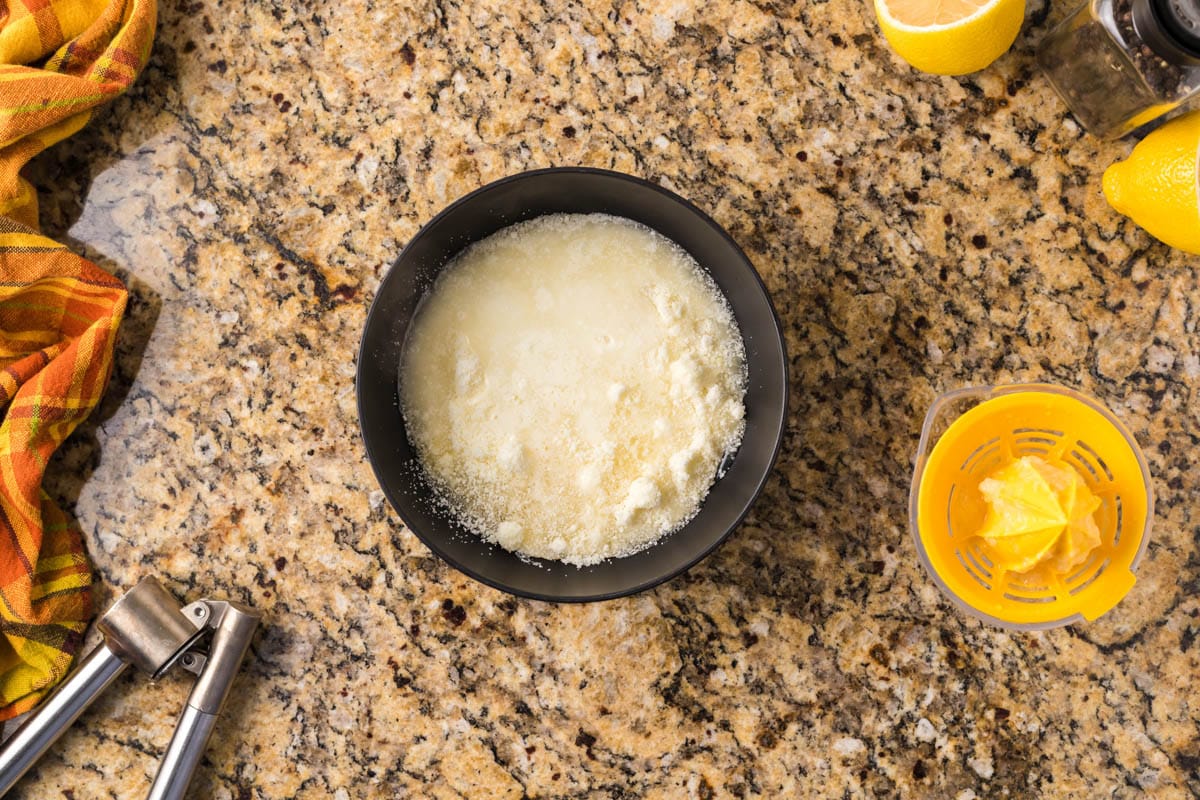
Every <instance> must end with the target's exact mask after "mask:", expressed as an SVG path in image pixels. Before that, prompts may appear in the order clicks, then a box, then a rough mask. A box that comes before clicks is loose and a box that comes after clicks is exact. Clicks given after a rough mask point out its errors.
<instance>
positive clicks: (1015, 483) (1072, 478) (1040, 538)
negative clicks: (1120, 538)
mask: <svg viewBox="0 0 1200 800" xmlns="http://www.w3.org/2000/svg"><path fill="white" fill-rule="evenodd" d="M979 493H980V495H981V496H982V497H983V500H984V502H985V503H986V504H987V512H986V515H985V517H984V521H983V525H982V527H981V528H980V529H979V531H978V532H977V535H978V536H979V537H980V538H981V539H982V540H983V541H984V542H985V543H986V545H987V547H988V550H989V553H990V555H991V556H992V558H993V559H994V560H995V562H996V563H997V564H998V565H999V566H1001V567H1003V568H1004V569H1007V570H1010V571H1012V572H1023V573H1024V572H1033V571H1040V570H1047V571H1049V572H1051V573H1054V574H1058V575H1062V574H1065V573H1067V572H1069V571H1070V570H1072V569H1074V568H1075V567H1077V566H1079V565H1080V564H1082V563H1083V562H1084V561H1085V560H1086V559H1087V557H1088V556H1089V555H1090V554H1091V552H1092V551H1093V550H1094V549H1095V548H1096V547H1097V546H1098V545H1099V544H1100V528H1099V526H1098V525H1097V524H1096V520H1095V519H1094V516H1093V515H1094V514H1095V512H1096V509H1098V508H1099V507H1100V498H1098V497H1096V496H1095V495H1094V494H1092V492H1091V491H1090V490H1089V489H1088V487H1087V484H1086V483H1084V481H1083V478H1082V476H1080V474H1079V472H1078V471H1076V469H1075V468H1074V467H1072V466H1071V465H1069V464H1066V463H1063V462H1062V461H1060V460H1058V459H1054V460H1052V461H1050V460H1046V459H1044V458H1042V457H1040V456H1036V455H1030V456H1022V457H1020V458H1017V459H1016V460H1014V461H1011V462H1009V463H1007V464H1005V465H1004V466H1002V467H1000V468H999V469H997V470H995V471H994V472H992V473H991V474H990V475H989V476H988V477H986V478H984V479H983V480H982V481H980V483H979Z"/></svg>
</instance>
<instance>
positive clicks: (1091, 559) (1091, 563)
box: [1063, 551, 1100, 586]
mask: <svg viewBox="0 0 1200 800" xmlns="http://www.w3.org/2000/svg"><path fill="white" fill-rule="evenodd" d="M1099 560H1100V556H1099V555H1098V554H1097V553H1096V552H1095V551H1093V552H1092V553H1091V554H1089V555H1088V557H1087V558H1086V559H1085V560H1084V562H1083V563H1082V564H1081V565H1079V567H1078V569H1076V570H1075V571H1074V572H1072V573H1071V574H1070V575H1068V576H1067V577H1065V578H1063V583H1065V584H1067V585H1068V586H1070V585H1072V584H1074V583H1078V582H1079V580H1080V578H1082V577H1083V574H1084V573H1085V572H1087V571H1089V570H1091V569H1093V568H1094V567H1095V566H1096V562H1097V561H1099Z"/></svg>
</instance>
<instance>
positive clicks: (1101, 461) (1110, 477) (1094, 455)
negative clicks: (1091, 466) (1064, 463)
mask: <svg viewBox="0 0 1200 800" xmlns="http://www.w3.org/2000/svg"><path fill="white" fill-rule="evenodd" d="M1075 444H1077V445H1079V446H1080V447H1082V448H1083V449H1084V450H1086V451H1087V453H1088V455H1090V456H1091V457H1092V458H1094V459H1096V463H1097V464H1099V465H1100V470H1101V471H1102V472H1103V473H1104V477H1106V478H1108V480H1109V481H1110V482H1111V481H1112V480H1113V474H1112V470H1110V469H1109V468H1108V464H1105V463H1104V459H1103V458H1101V457H1100V454H1099V453H1097V452H1096V451H1095V450H1093V449H1092V448H1090V447H1088V444H1087V442H1085V441H1083V440H1082V439H1081V440H1079V441H1077V442H1075Z"/></svg>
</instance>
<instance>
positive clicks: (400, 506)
mask: <svg viewBox="0 0 1200 800" xmlns="http://www.w3.org/2000/svg"><path fill="white" fill-rule="evenodd" d="M551 213H582V214H589V213H605V214H614V215H617V216H621V217H625V218H627V219H632V220H635V221H637V222H640V223H642V224H644V225H647V226H649V227H651V228H653V229H654V230H657V231H658V232H659V233H661V234H663V235H664V236H666V237H667V238H669V239H671V240H673V241H675V242H677V243H678V244H679V245H681V246H682V247H683V248H684V249H686V250H687V251H688V252H689V253H691V254H692V256H693V257H694V258H695V259H696V261H698V262H699V263H700V265H701V266H702V267H703V268H704V269H706V270H707V271H708V272H709V274H711V275H712V277H713V279H714V280H715V281H716V283H717V285H718V286H719V287H720V288H721V291H722V292H724V294H725V297H726V298H728V300H729V304H730V306H731V307H732V309H733V314H734V317H735V318H736V319H737V324H738V328H739V329H740V330H741V334H742V338H743V340H744V341H745V344H746V357H747V367H748V369H749V382H748V384H747V391H746V401H745V405H746V433H745V436H744V438H743V440H742V444H741V447H740V448H739V449H738V451H737V453H736V454H735V455H734V456H733V457H732V459H728V458H727V459H726V468H725V471H724V473H723V474H722V475H721V477H720V478H719V479H718V480H717V481H716V483H715V484H714V485H713V487H712V489H711V490H710V491H709V494H708V497H707V499H705V501H704V503H703V505H702V506H701V508H700V511H699V513H698V514H697V515H696V516H695V517H694V518H693V519H692V520H691V521H690V522H689V523H688V524H687V525H685V526H684V527H683V528H681V529H679V530H678V531H676V532H675V533H673V534H671V535H670V536H667V537H664V538H663V539H662V540H661V541H659V542H658V543H657V544H654V545H652V546H650V547H648V548H646V549H645V550H642V551H641V552H638V553H635V554H633V555H631V556H626V557H625V558H617V559H610V560H608V561H604V562H602V563H600V564H596V565H594V566H589V567H574V566H571V565H568V564H563V563H560V562H556V561H541V560H537V559H527V560H523V559H521V558H518V557H517V556H515V555H513V554H512V553H510V552H508V551H506V550H503V549H501V548H499V547H496V546H494V545H490V544H488V543H486V542H484V541H483V540H482V539H480V538H479V537H478V536H476V535H475V534H473V533H471V532H470V531H468V530H466V529H464V528H463V527H462V526H461V525H459V524H457V523H456V522H455V521H454V520H453V519H452V518H450V517H449V516H448V515H447V514H446V512H445V511H444V510H443V509H442V508H440V507H439V506H438V505H437V504H436V503H435V502H434V501H433V500H432V496H433V491H432V489H431V487H430V486H429V484H428V483H427V482H426V479H425V477H424V475H423V472H422V470H421V469H420V466H419V462H418V459H417V455H416V452H415V451H414V449H413V447H412V445H411V443H410V442H409V439H408V435H407V432H406V430H405V425H404V418H403V417H402V416H401V413H400V406H399V371H400V354H401V349H402V348H403V345H404V338H405V335H406V333H407V330H408V325H409V322H410V321H411V320H412V318H413V313H414V311H415V310H416V307H417V303H418V301H419V300H420V299H421V297H422V295H423V294H424V292H425V291H426V290H428V288H429V287H430V285H431V284H432V283H433V280H434V278H435V277H436V276H437V274H438V272H439V271H441V269H442V268H443V267H444V266H445V265H446V262H447V261H448V260H449V259H450V258H451V257H452V256H454V255H455V254H456V253H458V252H459V251H460V250H462V249H463V248H464V247H465V246H466V245H468V244H470V243H472V242H475V241H477V240H479V239H483V238H484V237H486V236H489V235H491V234H493V233H495V232H496V231H498V230H500V229H501V228H504V227H506V226H508V225H512V224H513V223H515V222H520V221H522V220H527V219H530V218H532V217H537V216H540V215H543V214H551ZM787 386H788V383H787V357H786V355H785V353H784V345H783V334H782V331H781V330H780V327H779V320H778V319H777V318H776V316H775V310H774V308H772V306H771V300H770V298H769V297H768V296H767V291H766V288H765V287H764V286H763V283H762V280H761V279H760V278H759V277H758V274H757V273H756V272H755V271H754V267H753V266H751V264H750V262H749V261H748V260H747V259H746V256H745V254H744V253H743V252H742V251H741V249H740V248H739V247H738V246H737V244H736V243H735V242H734V241H733V240H732V239H731V238H729V235H728V234H726V233H725V231H723V230H722V229H721V227H720V226H719V225H717V224H716V223H715V222H713V220H712V219H710V218H709V217H708V216H707V215H706V214H704V212H702V211H700V209H698V208H696V207H695V206H694V205H692V204H691V203H689V202H688V201H686V200H684V199H682V198H680V197H679V196H677V195H675V194H673V193H672V192H669V191H667V190H666V189H663V188H662V187H660V186H656V185H655V184H652V183H648V182H646V181H643V180H640V179H638V178H633V177H630V176H628V175H623V174H621V173H618V172H608V171H605V170H597V169H583V168H561V169H546V170H538V171H535V172H525V173H521V174H519V175H513V176H511V177H508V178H504V179H501V180H498V181H496V182H495V183H491V184H489V185H487V186H484V187H483V188H482V189H479V190H477V191H475V192H472V193H471V194H469V195H467V196H466V197H463V198H462V199H460V200H458V201H457V202H455V203H454V204H453V205H451V206H450V207H449V208H447V209H446V210H444V211H443V212H442V213H440V214H438V215H437V216H436V217H434V218H433V220H432V221H431V222H429V224H427V225H426V226H425V227H424V228H422V229H421V230H420V231H419V232H418V233H417V235H416V236H415V237H413V240H412V241H411V242H409V243H408V246H407V247H405V248H404V251H403V252H402V253H401V254H400V258H399V259H397V261H396V263H395V265H394V266H393V267H392V268H391V270H390V271H389V272H388V273H387V275H386V276H385V277H384V279H383V282H382V283H381V284H380V286H379V291H378V293H377V294H376V295H375V300H374V302H373V303H372V305H371V312H370V314H369V315H368V316H367V325H366V329H365V330H364V331H363V339H362V347H361V348H360V350H359V354H358V414H359V424H360V425H361V426H362V433H363V439H364V440H365V442H366V447H367V456H368V458H369V459H370V461H371V466H372V467H373V468H374V470H375V475H376V477H377V478H378V479H379V484H380V486H382V487H383V491H384V493H385V494H386V495H387V498H388V500H389V501H391V504H392V506H393V507H394V508H395V509H396V512H397V513H398V514H399V515H400V518H401V519H402V520H404V522H405V524H406V525H408V527H409V529H410V530H412V531H413V533H415V534H416V535H417V536H419V537H420V538H421V540H422V541H424V542H425V544H426V545H428V546H429V549H430V550H432V551H433V552H435V553H437V554H438V555H439V556H441V557H442V558H444V559H445V560H446V561H448V562H449V563H450V564H451V565H453V566H454V567H457V568H458V569H460V570H462V571H463V572H465V573H466V574H467V575H470V576H471V577H473V578H475V579H477V580H480V581H483V582H484V583H486V584H488V585H490V586H494V587H496V588H497V589H502V590H504V591H506V592H512V593H513V594H517V595H522V596H524V597H532V598H536V599H541V600H556V601H563V602H580V601H587V600H604V599H608V598H612V597H620V596H622V595H627V594H633V593H634V592H638V591H641V590H643V589H647V588H649V587H651V586H654V585H656V584H658V583H661V582H662V581H665V580H667V579H668V578H672V577H674V576H675V575H678V574H679V573H681V572H683V571H684V570H686V569H687V568H688V567H690V566H692V565H693V564H695V563H696V562H697V561H699V560H700V559H702V558H703V557H704V556H706V555H707V554H708V553H710V552H711V551H712V550H713V549H714V548H715V547H716V546H717V545H718V544H720V543H721V541H722V540H723V539H725V537H726V536H728V535H729V534H730V533H731V532H732V531H733V529H734V528H735V527H737V525H738V523H739V522H741V520H742V518H743V517H744V516H745V515H746V512H747V511H749V509H750V505H751V504H752V503H753V502H754V499H755V498H756V497H757V496H758V493H759V492H760V491H761V490H762V487H763V484H764V483H765V482H766V480H767V476H768V474H769V473H770V471H771V467H772V466H773V464H774V462H775V456H776V454H777V453H778V452H779V444H780V441H781V439H782V436H783V426H784V422H785V420H786V418H787Z"/></svg>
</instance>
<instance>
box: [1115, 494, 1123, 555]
mask: <svg viewBox="0 0 1200 800" xmlns="http://www.w3.org/2000/svg"><path fill="white" fill-rule="evenodd" d="M1113 505H1114V506H1115V507H1116V510H1117V524H1116V527H1115V528H1114V529H1113V546H1114V547H1115V546H1116V545H1117V544H1118V543H1119V542H1120V541H1121V516H1122V511H1121V495H1119V494H1118V495H1114V496H1113Z"/></svg>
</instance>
